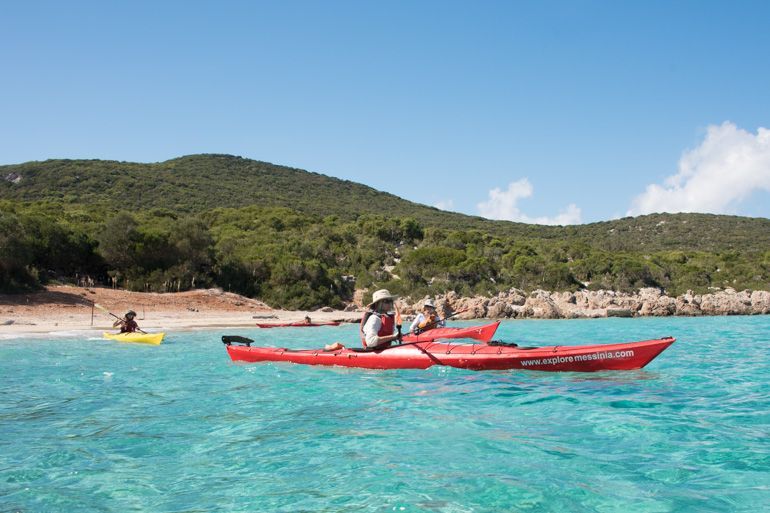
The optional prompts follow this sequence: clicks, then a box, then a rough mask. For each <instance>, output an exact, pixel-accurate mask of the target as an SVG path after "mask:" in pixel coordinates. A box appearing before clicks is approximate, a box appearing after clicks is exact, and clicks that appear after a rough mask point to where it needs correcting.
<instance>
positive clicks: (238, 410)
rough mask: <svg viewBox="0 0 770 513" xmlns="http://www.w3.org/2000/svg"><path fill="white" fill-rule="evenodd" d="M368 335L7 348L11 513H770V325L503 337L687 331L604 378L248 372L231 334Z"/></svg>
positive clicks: (645, 324)
mask: <svg viewBox="0 0 770 513" xmlns="http://www.w3.org/2000/svg"><path fill="white" fill-rule="evenodd" d="M457 324H459V323H457ZM466 324H467V323H466ZM355 333H356V327H355V326H353V325H347V326H341V327H339V328H329V327H325V328H313V329H307V328H305V329H285V330H262V331H260V330H258V329H254V330H245V329H227V330H225V331H199V332H184V333H171V334H169V335H168V338H167V340H166V341H164V343H163V345H161V346H159V347H150V346H143V345H128V344H119V343H115V342H111V341H103V340H97V339H90V340H89V339H86V338H85V336H82V335H79V336H75V337H69V338H67V337H64V338H62V337H49V338H43V339H40V338H37V339H27V340H4V341H0V511H2V512H6V511H8V512H10V511H23V512H48V511H50V512H64V511H78V512H90V511H116V512H117V511H120V512H125V511H147V512H198V511H200V512H211V511H223V512H225V511H227V512H241V511H243V512H246V511H249V512H251V511H286V512H300V511H313V512H321V511H323V512H337V511H350V512H353V511H407V512H414V511H425V512H500V511H543V512H545V511H575V512H582V511H597V512H616V511H623V512H665V511H672V512H682V511H693V512H695V511H697V512H711V511H714V512H716V511H725V512H734V511H767V510H768V509H770V441H768V440H770V387H768V384H769V383H768V381H770V379H769V378H768V376H769V375H770V363H769V362H770V358H769V357H768V350H770V317H769V316H764V317H714V318H700V319H684V318H674V319H601V320H580V321H511V322H507V323H503V324H502V325H501V328H500V330H499V331H498V337H496V338H502V339H504V340H508V341H516V342H519V343H522V342H523V343H527V344H544V343H567V344H578V343H588V342H618V341H630V340H641V339H648V338H657V337H660V336H664V335H672V336H675V337H677V338H678V339H679V340H678V341H677V343H676V344H674V345H673V346H672V347H671V348H669V349H668V350H667V351H665V352H664V353H663V354H661V355H660V356H659V357H658V358H657V359H656V360H654V361H653V362H652V363H651V364H650V365H649V366H648V367H647V368H646V369H644V370H641V371H631V372H606V373H597V374H577V373H563V374H557V373H542V372H529V371H504V372H479V373H476V372H471V371H463V370H459V369H447V368H432V369H429V370H427V371H369V370H358V369H336V368H316V367H304V366H295V365H290V364H277V365H276V364H256V365H235V364H233V363H231V362H230V360H229V358H228V357H227V354H226V352H225V350H224V348H223V347H222V344H221V343H220V342H219V337H220V335H222V334H242V335H246V336H250V337H252V338H254V339H255V340H257V342H258V343H262V344H264V345H276V346H286V347H293V348H301V347H316V346H318V345H320V344H322V343H327V342H330V341H334V340H341V341H349V340H351V339H353V338H354V337H355Z"/></svg>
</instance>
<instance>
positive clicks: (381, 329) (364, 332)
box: [361, 289, 401, 349]
mask: <svg viewBox="0 0 770 513" xmlns="http://www.w3.org/2000/svg"><path fill="white" fill-rule="evenodd" d="M397 297H398V296H394V295H392V294H391V293H390V292H388V291H387V290H386V289H381V290H378V291H376V292H375V293H374V294H372V302H371V303H369V309H368V310H367V312H366V313H365V314H364V316H363V318H362V319H361V342H362V343H363V344H364V347H365V348H367V349H373V348H378V347H388V346H390V344H391V342H393V341H394V340H401V334H400V333H395V329H396V322H395V318H394V316H393V314H392V313H391V310H393V301H394V300H395V299H396V298H397Z"/></svg>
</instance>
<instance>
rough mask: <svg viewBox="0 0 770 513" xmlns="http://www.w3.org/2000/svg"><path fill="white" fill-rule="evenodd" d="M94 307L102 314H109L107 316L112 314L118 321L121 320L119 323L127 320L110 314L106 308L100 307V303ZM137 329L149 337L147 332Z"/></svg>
mask: <svg viewBox="0 0 770 513" xmlns="http://www.w3.org/2000/svg"><path fill="white" fill-rule="evenodd" d="M94 306H95V307H96V308H98V309H99V310H101V311H102V312H104V313H107V314H110V315H111V316H113V317H115V318H116V319H117V320H119V321H121V322H125V319H123V318H121V317H118V316H117V315H115V314H114V313H112V312H110V311H109V310H107V309H106V308H104V307H103V306H102V305H100V304H99V303H94ZM136 329H137V330H139V331H141V332H142V333H144V334H145V335H147V332H146V331H143V330H142V329H141V328H138V327H137V328H136Z"/></svg>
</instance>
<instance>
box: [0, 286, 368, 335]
mask: <svg viewBox="0 0 770 513" xmlns="http://www.w3.org/2000/svg"><path fill="white" fill-rule="evenodd" d="M94 303H96V304H97V305H100V306H102V307H104V308H106V309H107V310H109V311H110V312H112V313H114V314H116V315H119V316H122V315H123V314H124V313H125V312H126V311H127V310H134V311H136V312H137V322H138V323H139V326H140V327H141V328H142V329H143V330H146V331H160V330H165V331H181V330H186V329H203V328H215V327H256V323H257V322H265V323H270V322H293V321H300V320H302V319H304V317H305V316H306V315H309V316H310V317H311V319H312V320H314V321H332V320H343V321H349V322H357V319H358V318H359V316H360V314H356V312H343V311H339V310H331V311H313V312H304V311H285V310H275V309H272V308H270V307H269V306H267V305H266V304H264V303H262V302H261V301H257V300H254V299H249V298H246V297H243V296H240V295H238V294H233V293H229V292H223V291H221V290H219V289H206V290H194V291H189V292H177V293H163V294H161V293H152V292H130V291H126V290H116V289H109V288H99V287H90V288H83V287H74V286H66V285H57V286H51V287H47V288H46V289H45V290H43V291H39V292H32V293H28V294H18V295H16V294H0V338H4V339H8V338H16V337H21V336H23V335H25V334H41V333H51V332H67V331H88V330H93V331H94V332H102V331H105V330H112V329H113V328H112V323H113V322H114V321H115V318H114V317H112V316H110V315H109V314H107V313H105V312H104V311H102V310H101V309H99V308H98V307H94V306H93V304H94Z"/></svg>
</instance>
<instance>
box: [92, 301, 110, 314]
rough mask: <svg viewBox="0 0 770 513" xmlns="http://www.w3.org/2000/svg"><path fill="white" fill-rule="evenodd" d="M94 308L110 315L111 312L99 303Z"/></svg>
mask: <svg viewBox="0 0 770 513" xmlns="http://www.w3.org/2000/svg"><path fill="white" fill-rule="evenodd" d="M94 306H95V307H96V308H98V309H99V310H101V311H102V312H106V313H110V311H109V310H107V309H106V308H104V307H103V306H102V305H100V304H99V303H94Z"/></svg>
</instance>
